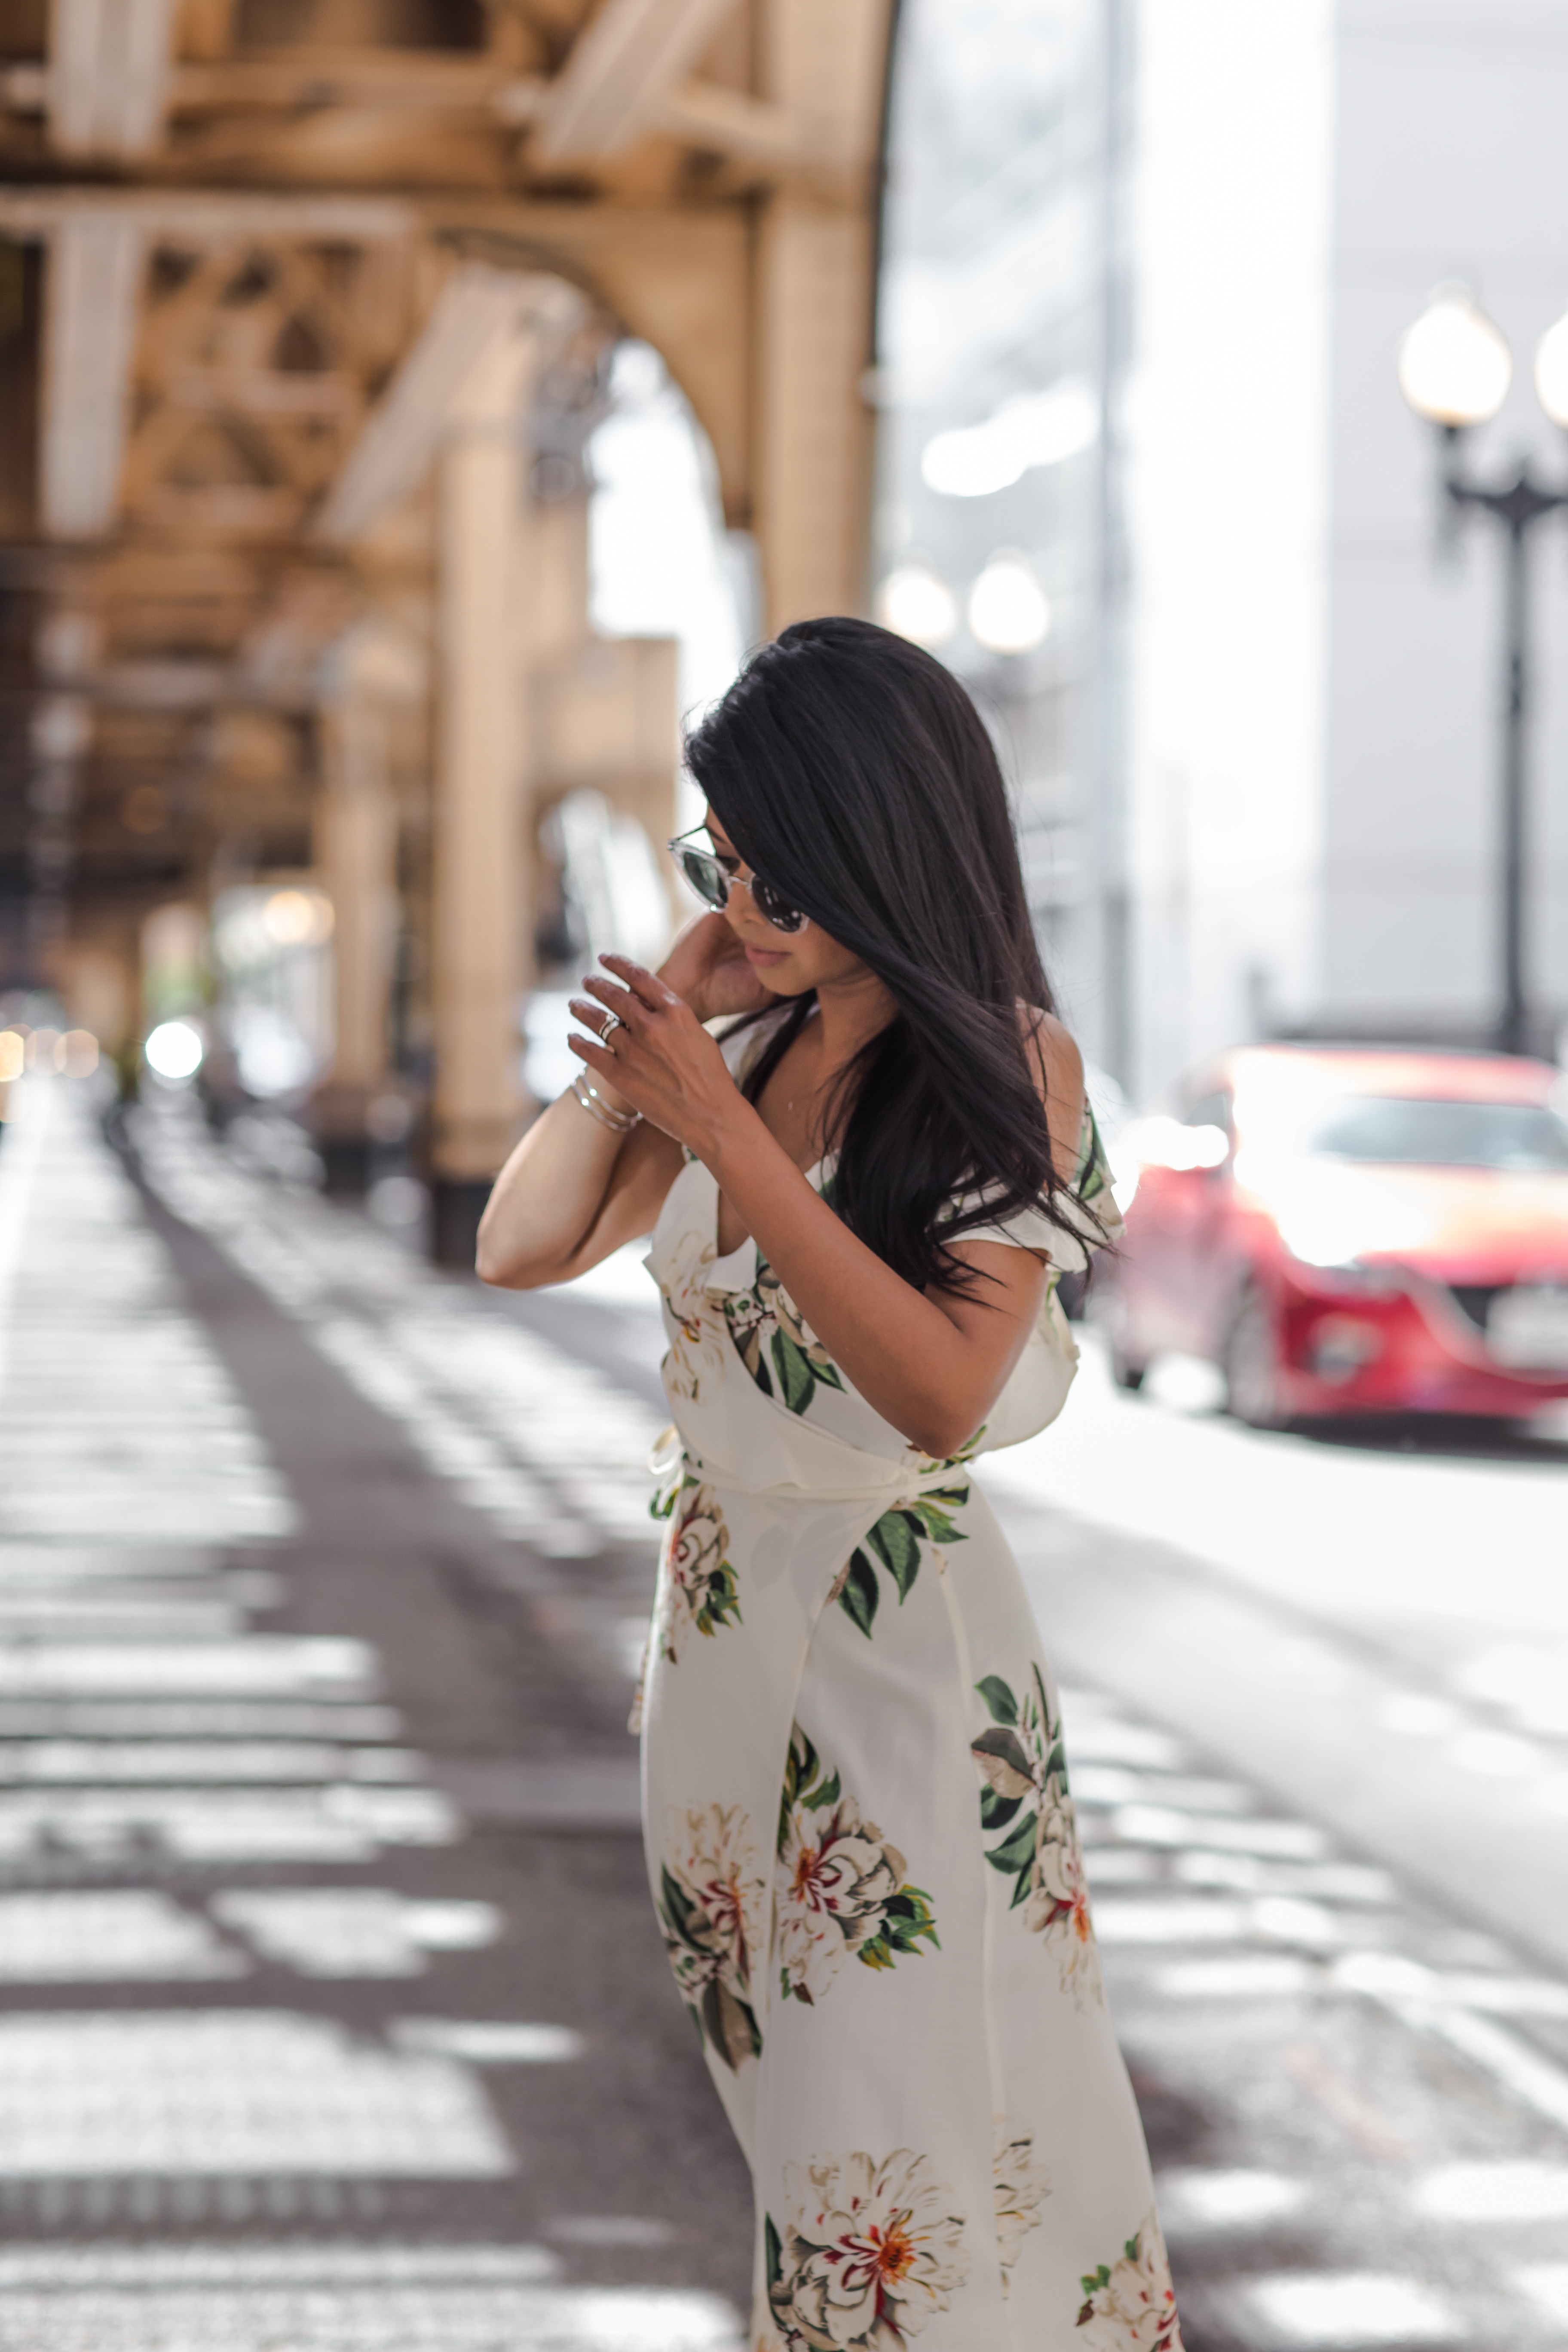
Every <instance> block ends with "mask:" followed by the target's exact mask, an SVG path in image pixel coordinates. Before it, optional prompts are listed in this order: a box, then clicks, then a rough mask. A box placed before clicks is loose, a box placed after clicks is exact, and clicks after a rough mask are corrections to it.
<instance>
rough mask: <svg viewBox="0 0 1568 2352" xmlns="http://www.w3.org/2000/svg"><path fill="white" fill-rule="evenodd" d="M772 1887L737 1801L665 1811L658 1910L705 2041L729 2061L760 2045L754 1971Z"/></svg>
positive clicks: (673, 1961) (735, 2063) (679, 1979)
mask: <svg viewBox="0 0 1568 2352" xmlns="http://www.w3.org/2000/svg"><path fill="white" fill-rule="evenodd" d="M767 1903H768V1887H767V1882H766V1880H765V1879H764V1878H763V1874H762V1871H761V1869H760V1867H759V1866H758V1862H757V1852H756V1845H755V1842H754V1840H753V1838H752V1825H751V1822H750V1821H749V1819H748V1818H747V1816H746V1814H745V1813H744V1812H743V1811H742V1809H741V1807H740V1806H739V1805H731V1806H728V1807H725V1806H721V1805H702V1806H696V1807H693V1808H691V1809H690V1810H689V1811H685V1812H681V1811H677V1810H676V1808H674V1807H673V1806H672V1807H671V1808H670V1810H669V1811H668V1813H667V1815H666V1817H665V1837H664V1854H663V1862H662V1867H661V1870H660V1896H659V1902H658V1915H659V1920H660V1923H661V1925H662V1926H663V1928H664V1940H665V1945H666V1948H667V1949H668V1953H669V1964H670V1967H671V1968H672V1969H673V1970H674V1972H675V1981H676V1983H677V1984H678V1985H679V1988H680V1992H681V1995H682V1997H683V1999H684V2000H685V2001H686V2003H687V2005H688V2007H689V2009H690V2011H691V2012H692V2014H693V2016H694V2017H695V2018H696V2020H697V2023H698V2026H699V2028H700V2031H701V2033H702V2036H703V2039H704V2041H705V2042H707V2043H708V2045H709V2047H710V2049H711V2050H712V2051H713V2053H714V2054H715V2056H717V2057H719V2058H721V2059H722V2060H723V2062H724V2063H725V2064H726V2065H727V2066H730V2067H731V2068H736V2067H739V2066H740V2065H741V2064H742V2062H743V2061H744V2060H745V2059H747V2058H751V2057H755V2056H756V2055H757V2053H758V2052H759V2051H760V2050H761V2049H762V2046H763V2044H762V2033H761V2031H760V2029H759V2027H758V2024H757V2018H756V2010H755V2005H754V1998H753V1993H752V1971H753V1969H755V1968H756V1967H757V1965H758V1962H759V1960H760V1958H761V1956H762V1953H763V1948H764V1941H765V1937H766V1934H767Z"/></svg>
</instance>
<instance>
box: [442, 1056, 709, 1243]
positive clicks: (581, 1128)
mask: <svg viewBox="0 0 1568 2352" xmlns="http://www.w3.org/2000/svg"><path fill="white" fill-rule="evenodd" d="M601 1091H604V1089H603V1088H601ZM669 1150H673V1147H671V1146H670V1145H669V1143H668V1138H667V1137H664V1136H660V1135H658V1134H657V1133H655V1132H654V1131H653V1130H650V1129H644V1128H640V1127H639V1128H636V1129H633V1130H632V1132H631V1133H630V1134H629V1135H617V1134H616V1133H615V1132H614V1131H613V1130H612V1129H609V1128H607V1127H605V1126H603V1125H601V1123H600V1121H599V1120H598V1119H596V1118H594V1117H593V1116H592V1114H591V1113H590V1112H588V1111H586V1110H584V1108H583V1106H582V1104H581V1102H580V1101H578V1100H577V1098H576V1097H574V1095H573V1094H572V1093H571V1092H570V1091H568V1092H567V1093H566V1094H563V1096H562V1097H561V1099H560V1100H559V1102H553V1103H552V1104H551V1106H550V1108H549V1109H548V1110H545V1111H542V1112H541V1114H540V1116H539V1117H538V1118H536V1119H535V1120H534V1122H533V1124H532V1126H531V1128H530V1129H529V1130H528V1132H527V1134H526V1135H525V1136H524V1137H523V1139H522V1140H521V1143H519V1145H518V1146H517V1148H516V1150H514V1151H513V1152H512V1154H511V1157H510V1160H508V1161H507V1163H506V1166H505V1167H504V1168H503V1169H502V1170H501V1172H500V1175H499V1176H498V1177H497V1179H496V1183H495V1190H494V1191H493V1192H491V1194H490V1197H489V1204H488V1206H487V1207H486V1210H485V1213H484V1215H483V1217H482V1218H481V1219H480V1221H479V1250H478V1254H477V1256H476V1260H475V1264H476V1266H477V1269H478V1272H479V1276H480V1279H481V1280H482V1281H485V1282H490V1283H498V1284H500V1285H502V1286H510V1287H511V1288H514V1289H527V1288H531V1287H533V1286H535V1285H538V1284H542V1283H546V1282H551V1281H560V1280H562V1279H563V1278H565V1277H566V1276H569V1275H570V1274H572V1273H574V1272H577V1271H580V1266H579V1265H578V1263H577V1261H579V1260H581V1259H582V1258H583V1257H584V1251H585V1250H586V1249H587V1248H588V1247H589V1246H590V1244H591V1243H592V1240H593V1237H594V1234H595V1227H596V1226H597V1224H598V1223H599V1221H600V1219H601V1217H602V1216H603V1215H604V1213H605V1209H606V1203H607V1202H610V1201H611V1200H612V1199H614V1198H615V1197H616V1196H619V1195H622V1194H625V1193H626V1192H628V1190H632V1189H636V1190H638V1191H640V1190H642V1189H646V1188H643V1187H636V1186H635V1179H636V1178H637V1175H638V1174H639V1173H640V1172H641V1171H642V1165H643V1163H644V1162H646V1161H648V1160H650V1159H651V1158H653V1157H657V1156H659V1155H660V1154H661V1153H662V1152H668V1151H669ZM629 1237H630V1234H629V1231H628V1234H620V1233H618V1232H617V1233H616V1234H615V1236H614V1239H613V1240H612V1241H610V1242H609V1244H608V1246H610V1247H613V1246H615V1245H616V1244H617V1243H618V1242H619V1241H621V1240H624V1239H627V1238H629ZM600 1255H603V1253H600Z"/></svg>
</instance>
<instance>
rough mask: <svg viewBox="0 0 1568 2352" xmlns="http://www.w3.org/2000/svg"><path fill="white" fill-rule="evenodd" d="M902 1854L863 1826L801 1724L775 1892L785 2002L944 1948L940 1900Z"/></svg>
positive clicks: (788, 1780)
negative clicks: (847, 1971)
mask: <svg viewBox="0 0 1568 2352" xmlns="http://www.w3.org/2000/svg"><path fill="white" fill-rule="evenodd" d="M904 1870H905V1863H904V1857H903V1855H902V1854H901V1853H900V1852H899V1850H898V1848H897V1846H895V1845H892V1844H890V1843H889V1841H888V1840H887V1839H886V1838H885V1837H884V1836H883V1834H882V1832H881V1831H880V1830H879V1828H878V1827H877V1824H876V1823H875V1822H868V1821H865V1820H863V1819H862V1818H861V1814H860V1809H859V1807H858V1805H857V1804H856V1802H855V1800H854V1799H853V1798H852V1797H847V1796H846V1795H845V1794H844V1792H843V1789H842V1787H841V1785H840V1782H839V1778H838V1775H837V1772H831V1773H830V1772H829V1771H828V1770H827V1769H826V1766H825V1765H824V1764H823V1762H822V1759H821V1758H820V1757H819V1756H818V1754H817V1752H816V1748H814V1747H813V1746H812V1743H811V1741H810V1740H809V1739H808V1738H807V1737H806V1735H805V1732H804V1731H803V1730H802V1729H801V1727H800V1726H799V1724H798V1723H797V1724H796V1725H795V1728H794V1731H793V1733H792V1735H791V1738H790V1744H789V1761H788V1763H787V1764H786V1766H785V1768H784V1798H783V1801H782V1803H781V1804H780V1807H779V1843H778V1874H777V1878H776V1881H775V1888H774V1903H775V1912H774V1916H775V1919H776V1922H777V1934H778V1957H779V1983H780V1989H781V1990H782V1992H783V1995H784V1999H785V2000H799V2001H804V2002H805V2005H806V2007H807V2008H808V2009H809V2008H812V2007H814V2006H815V2005H816V2002H817V2001H819V2000H821V1999H822V1997H823V1995H824V1993H826V1990H827V1989H828V1987H829V1986H830V1985H831V1984H832V1982H833V1980H834V1979H835V1978H836V1977H837V1974H838V1972H839V1970H840V1969H842V1968H843V1966H844V1964H845V1962H846V1961H847V1960H849V1959H856V1960H858V1961H859V1962H860V1963H861V1965H862V1967H864V1968H868V1969H890V1968H891V1967H892V1965H893V1962H894V1960H895V1959H896V1958H899V1957H900V1955H907V1954H910V1953H913V1954H916V1955H918V1954H919V1952H920V1949H921V1940H922V1939H925V1940H929V1941H930V1942H931V1943H932V1944H937V1943H938V1940H939V1939H938V1937H937V1932H936V1920H935V1917H934V1916H933V1914H932V1911H931V1897H930V1895H927V1894H926V1893H925V1891H924V1889H923V1888H921V1887H919V1886H910V1885H908V1884H906V1882H905V1878H904Z"/></svg>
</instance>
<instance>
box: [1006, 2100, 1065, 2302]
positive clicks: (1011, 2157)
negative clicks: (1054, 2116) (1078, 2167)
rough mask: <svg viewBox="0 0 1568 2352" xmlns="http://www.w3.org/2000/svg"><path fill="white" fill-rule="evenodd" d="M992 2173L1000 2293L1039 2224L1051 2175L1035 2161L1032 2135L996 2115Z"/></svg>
mask: <svg viewBox="0 0 1568 2352" xmlns="http://www.w3.org/2000/svg"><path fill="white" fill-rule="evenodd" d="M994 2131H995V2140H996V2153H995V2158H994V2165H993V2176H994V2183H995V2190H996V2243H997V2247H998V2249H999V2251H1000V2252H1001V2256H1002V2292H1003V2294H1006V2292H1007V2284H1008V2273H1009V2272H1010V2271H1011V2270H1012V2267H1013V2265H1014V2263H1016V2261H1017V2259H1018V2256H1019V2253H1020V2252H1021V2251H1022V2248H1023V2244H1024V2241H1025V2239H1026V2237H1027V2236H1028V2234H1029V2231H1031V2230H1037V2229H1038V2228H1039V2225H1040V2214H1039V2207H1040V2204H1041V2201H1042V2200H1043V2199H1045V2198H1047V2197H1048V2196H1049V2195H1050V2193H1051V2176H1050V2174H1049V2173H1048V2172H1047V2170H1046V2168H1045V2166H1044V2165H1043V2164H1037V2163H1036V2162H1035V2135H1034V2133H1033V2132H1030V2131H1023V2130H1021V2129H1020V2128H1019V2126H1017V2125H1016V2124H1010V2123H1009V2122H1008V2120H1007V2118H1006V2116H997V2117H996V2119H995V2125H994Z"/></svg>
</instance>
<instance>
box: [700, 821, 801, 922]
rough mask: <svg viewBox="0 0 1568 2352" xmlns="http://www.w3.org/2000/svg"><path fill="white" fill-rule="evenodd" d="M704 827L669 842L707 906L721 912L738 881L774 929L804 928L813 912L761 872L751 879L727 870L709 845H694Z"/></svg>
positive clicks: (759, 912) (764, 919)
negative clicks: (793, 903)
mask: <svg viewBox="0 0 1568 2352" xmlns="http://www.w3.org/2000/svg"><path fill="white" fill-rule="evenodd" d="M701 831H702V827H701V826H700V825H695V826H693V828H692V832H691V833H683V834H680V835H678V836H677V838H676V839H675V840H674V841H672V842H669V843H668V844H667V847H668V851H669V854H670V856H672V857H673V858H674V860H675V862H676V864H677V865H678V866H679V868H680V870H681V872H682V873H683V874H684V875H685V877H686V878H687V880H688V881H689V883H690V885H691V887H692V888H693V889H694V890H695V891H696V893H697V895H698V897H699V898H700V899H701V900H702V903H703V905H704V906H707V907H711V908H714V909H715V911H716V912H718V913H720V914H722V912H723V910H724V908H726V907H727V906H728V904H729V902H730V893H731V889H733V887H734V886H735V884H736V883H737V882H739V883H740V884H741V887H742V889H744V890H749V891H750V892H751V894H752V906H753V907H754V908H756V910H757V912H758V914H759V915H761V917H762V919H763V922H764V923H771V924H772V925H773V929H774V930H775V931H804V930H805V927H806V925H807V923H808V922H809V921H810V920H811V918H810V916H809V915H807V914H805V913H803V912H802V910H801V908H798V907H792V906H791V905H790V903H789V901H788V899H787V898H784V896H783V895H782V893H781V892H779V891H777V890H775V889H774V888H773V884H772V883H771V882H764V881H763V877H762V876H761V875H760V874H753V875H752V877H751V880H750V881H746V880H745V879H744V878H743V877H742V876H741V875H739V874H731V873H730V872H728V871H727V870H726V868H725V867H724V866H723V865H721V862H720V860H719V859H718V858H717V857H716V856H714V855H713V852H712V851H711V850H710V849H696V848H693V847H692V839H693V835H695V834H699V833H700V832H701Z"/></svg>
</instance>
